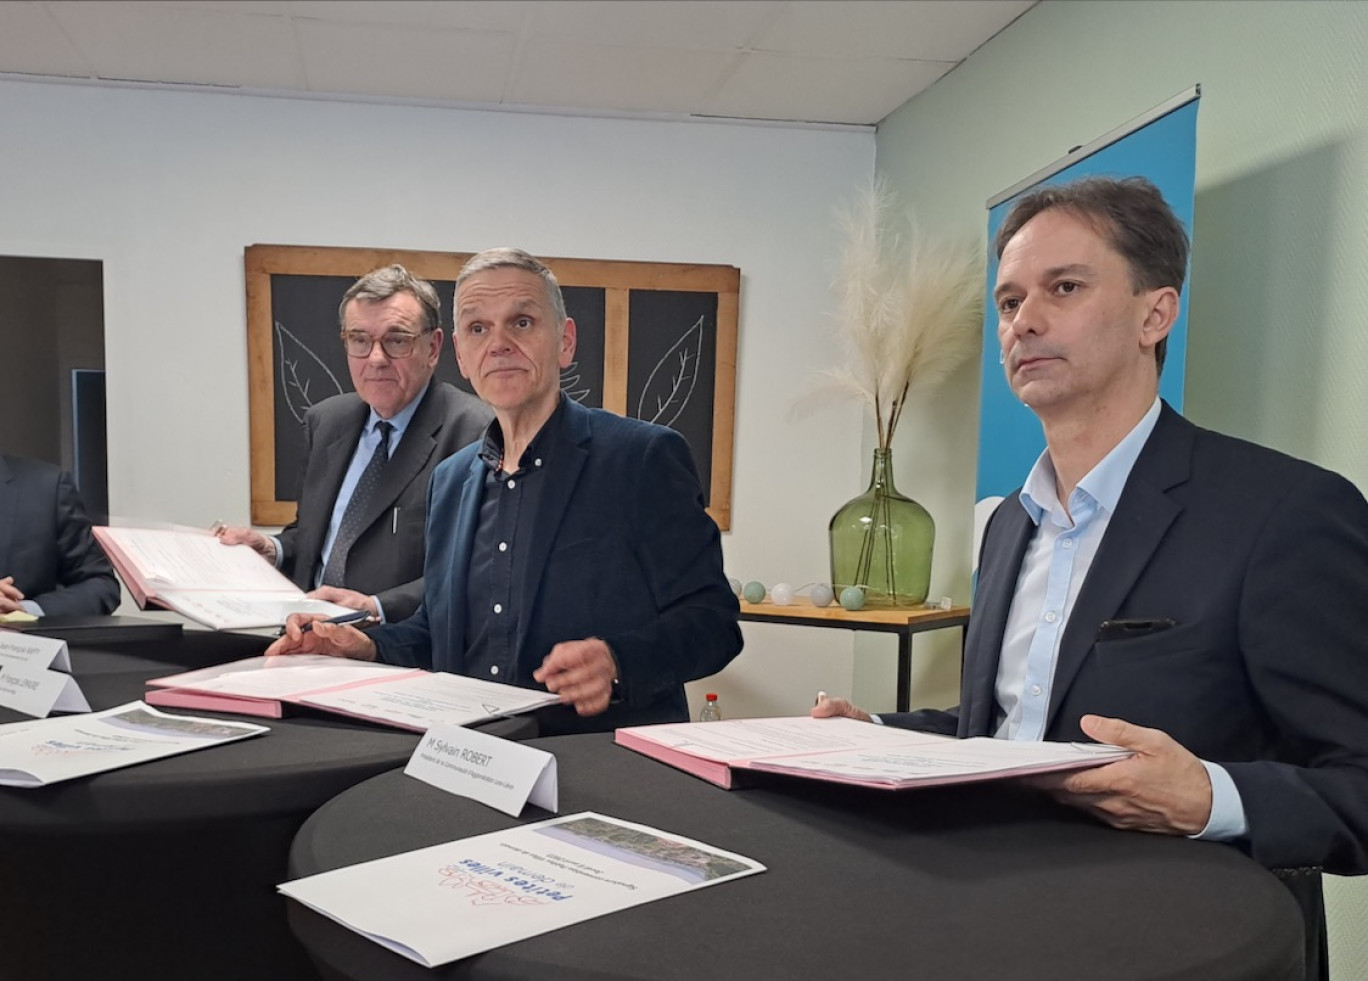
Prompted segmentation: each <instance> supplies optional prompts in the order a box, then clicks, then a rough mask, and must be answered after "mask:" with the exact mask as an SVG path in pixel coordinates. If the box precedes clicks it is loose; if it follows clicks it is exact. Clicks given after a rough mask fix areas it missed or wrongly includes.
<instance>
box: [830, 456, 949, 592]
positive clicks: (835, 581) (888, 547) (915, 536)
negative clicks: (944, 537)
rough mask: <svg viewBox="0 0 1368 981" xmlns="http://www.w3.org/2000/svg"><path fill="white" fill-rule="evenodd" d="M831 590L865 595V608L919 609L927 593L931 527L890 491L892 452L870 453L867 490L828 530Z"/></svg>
mask: <svg viewBox="0 0 1368 981" xmlns="http://www.w3.org/2000/svg"><path fill="white" fill-rule="evenodd" d="M828 534H829V536H830V539H831V585H832V588H833V589H834V590H835V591H836V595H837V596H839V595H841V590H843V589H845V588H846V587H847V586H859V587H861V588H862V589H864V592H865V605H866V606H920V605H921V604H922V603H924V602H925V601H926V593H927V590H928V589H930V587H931V551H932V549H933V547H934V546H935V543H936V523H935V522H934V521H933V520H932V519H931V515H930V513H929V512H927V510H926V508H924V507H922V506H921V505H920V504H918V503H917V502H916V501H914V500H912V499H911V498H910V497H904V496H903V495H902V494H899V493H898V489H897V488H896V487H895V486H893V452H892V450H875V451H874V468H873V471H872V472H871V473H870V476H869V489H868V490H867V491H865V492H864V493H863V494H861V495H860V496H859V497H856V498H853V499H852V500H850V501H847V502H846V503H845V504H844V505H843V506H842V507H841V509H840V510H839V511H837V512H836V514H835V515H834V516H833V517H832V519H831V524H830V525H829V526H828Z"/></svg>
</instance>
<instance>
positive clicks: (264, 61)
mask: <svg viewBox="0 0 1368 981" xmlns="http://www.w3.org/2000/svg"><path fill="white" fill-rule="evenodd" d="M47 6H48V8H49V9H51V10H52V13H53V16H54V17H56V19H57V22H58V24H59V25H61V27H62V30H64V31H65V32H66V34H67V36H68V37H69V38H71V41H72V43H73V44H74V45H75V46H76V48H77V50H78V51H80V53H81V55H82V56H83V57H84V58H85V60H86V62H88V64H89V66H90V69H91V71H92V72H94V74H95V75H97V76H98V77H100V78H106V79H132V80H138V81H148V82H182V83H184V82H192V83H201V84H205V85H253V86H258V87H262V88H280V89H284V88H300V87H302V86H303V83H304V78H303V72H302V68H301V65H300V61H299V56H298V52H297V51H296V49H295V43H294V37H293V34H292V32H291V26H290V23H289V22H288V21H287V20H285V19H284V18H282V17H276V16H266V15H261V14H231V13H223V12H222V11H219V10H210V9H207V8H206V9H204V10H199V9H186V8H181V7H178V6H174V5H170V4H166V5H161V4H145V3H144V4H117V3H95V4H67V3H53V4H48V5H47Z"/></svg>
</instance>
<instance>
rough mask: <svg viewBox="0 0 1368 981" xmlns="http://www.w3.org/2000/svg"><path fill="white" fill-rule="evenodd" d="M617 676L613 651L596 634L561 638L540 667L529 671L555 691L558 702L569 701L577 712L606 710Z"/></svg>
mask: <svg viewBox="0 0 1368 981" xmlns="http://www.w3.org/2000/svg"><path fill="white" fill-rule="evenodd" d="M617 676H618V667H617V660H616V659H615V658H614V657H613V652H612V651H610V650H609V649H608V645H607V644H605V643H604V642H603V641H601V640H599V639H598V638H597V637H590V638H588V639H586V640H567V641H562V642H561V643H559V644H557V645H556V646H555V647H553V648H551V653H550V654H548V655H546V660H544V661H542V663H541V667H540V668H538V669H537V670H536V671H534V672H532V677H533V679H535V680H536V681H539V682H541V683H542V684H544V685H546V689H547V691H550V692H554V693H555V694H557V695H559V696H560V700H561V703H562V704H565V705H573V706H574V707H575V711H576V712H578V713H579V714H580V715H598V714H600V713H601V712H604V711H606V710H607V708H608V703H609V702H610V701H611V700H612V697H613V679H615V678H616V677H617Z"/></svg>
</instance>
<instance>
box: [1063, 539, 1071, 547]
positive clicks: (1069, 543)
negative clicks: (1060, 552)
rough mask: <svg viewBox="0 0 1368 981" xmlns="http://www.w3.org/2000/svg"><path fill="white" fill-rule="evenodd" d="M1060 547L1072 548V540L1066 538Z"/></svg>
mask: <svg viewBox="0 0 1368 981" xmlns="http://www.w3.org/2000/svg"><path fill="white" fill-rule="evenodd" d="M1061 545H1062V547H1064V548H1073V539H1072V538H1066V539H1064V541H1063V542H1062V543H1061Z"/></svg>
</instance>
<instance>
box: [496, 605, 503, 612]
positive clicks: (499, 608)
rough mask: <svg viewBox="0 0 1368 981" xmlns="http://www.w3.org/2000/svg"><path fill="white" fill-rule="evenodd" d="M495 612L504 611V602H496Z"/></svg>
mask: <svg viewBox="0 0 1368 981" xmlns="http://www.w3.org/2000/svg"><path fill="white" fill-rule="evenodd" d="M494 612H495V613H502V612H503V604H502V603H495V604H494Z"/></svg>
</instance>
